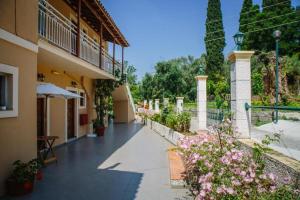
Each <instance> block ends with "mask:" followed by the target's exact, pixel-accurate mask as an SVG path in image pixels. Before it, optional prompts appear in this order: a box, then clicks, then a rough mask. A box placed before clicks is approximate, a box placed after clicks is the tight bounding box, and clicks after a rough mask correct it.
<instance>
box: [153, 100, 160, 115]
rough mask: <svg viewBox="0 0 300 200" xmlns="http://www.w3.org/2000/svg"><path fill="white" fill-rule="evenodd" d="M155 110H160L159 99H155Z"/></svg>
mask: <svg viewBox="0 0 300 200" xmlns="http://www.w3.org/2000/svg"><path fill="white" fill-rule="evenodd" d="M154 110H155V112H159V99H155V103H154Z"/></svg>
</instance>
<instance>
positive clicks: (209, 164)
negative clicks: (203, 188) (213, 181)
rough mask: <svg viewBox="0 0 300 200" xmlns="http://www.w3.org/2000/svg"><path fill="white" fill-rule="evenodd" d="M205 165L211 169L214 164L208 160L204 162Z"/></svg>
mask: <svg viewBox="0 0 300 200" xmlns="http://www.w3.org/2000/svg"><path fill="white" fill-rule="evenodd" d="M204 164H205V166H206V167H208V169H211V168H212V167H213V165H212V164H211V163H210V162H208V161H207V160H206V161H205V162H204Z"/></svg>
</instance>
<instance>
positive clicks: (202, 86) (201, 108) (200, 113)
mask: <svg viewBox="0 0 300 200" xmlns="http://www.w3.org/2000/svg"><path fill="white" fill-rule="evenodd" d="M195 78H196V80H197V120H198V128H199V130H207V113H206V102H207V93H206V80H207V76H196V77H195Z"/></svg>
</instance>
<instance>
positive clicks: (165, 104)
mask: <svg viewBox="0 0 300 200" xmlns="http://www.w3.org/2000/svg"><path fill="white" fill-rule="evenodd" d="M168 106H169V98H164V107H165V108H167V107H168Z"/></svg>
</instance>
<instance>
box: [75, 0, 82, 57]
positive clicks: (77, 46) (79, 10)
mask: <svg viewBox="0 0 300 200" xmlns="http://www.w3.org/2000/svg"><path fill="white" fill-rule="evenodd" d="M80 16H81V0H78V1H77V38H76V55H77V57H80Z"/></svg>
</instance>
